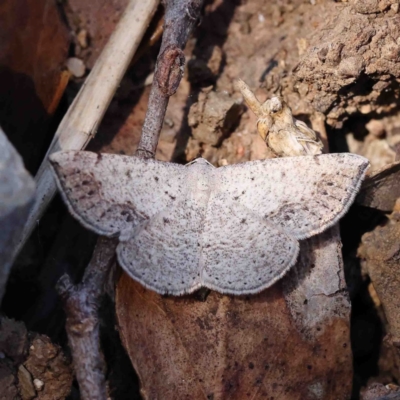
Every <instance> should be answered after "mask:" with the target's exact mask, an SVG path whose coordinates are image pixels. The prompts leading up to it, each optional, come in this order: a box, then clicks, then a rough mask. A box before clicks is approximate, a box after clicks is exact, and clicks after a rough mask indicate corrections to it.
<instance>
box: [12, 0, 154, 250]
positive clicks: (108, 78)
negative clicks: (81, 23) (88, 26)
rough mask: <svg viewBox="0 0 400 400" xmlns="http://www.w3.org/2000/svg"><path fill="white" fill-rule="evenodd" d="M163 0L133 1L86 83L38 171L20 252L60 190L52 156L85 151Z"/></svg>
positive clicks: (65, 117)
mask: <svg viewBox="0 0 400 400" xmlns="http://www.w3.org/2000/svg"><path fill="white" fill-rule="evenodd" d="M158 3H159V0H146V1H137V0H131V1H130V2H129V4H128V6H127V8H126V10H125V12H124V14H123V15H122V17H121V20H120V21H119V23H118V25H117V27H116V28H115V31H114V32H113V34H112V36H111V37H110V39H109V41H108V43H107V44H106V46H105V47H104V49H103V51H102V53H101V54H100V56H99V58H98V60H97V61H96V64H95V66H94V67H93V69H92V71H91V72H90V74H89V76H88V77H87V79H86V81H85V83H84V85H83V86H82V88H81V90H80V91H79V93H78V95H77V96H76V98H75V100H74V102H73V103H72V104H71V107H70V108H69V110H68V112H67V113H66V114H65V116H64V118H63V120H62V121H61V123H60V125H59V127H58V129H57V132H56V133H55V136H54V139H53V142H52V143H51V145H50V148H49V150H48V152H47V155H46V157H45V159H44V161H43V162H42V165H41V166H40V168H39V171H38V173H37V174H36V177H35V180H36V187H37V190H36V201H35V203H34V204H33V206H32V208H31V210H30V213H29V216H28V220H27V222H26V224H25V227H24V230H23V232H22V234H21V237H20V241H19V242H18V243H17V244H16V245H15V247H14V249H13V253H14V255H17V254H18V253H19V251H20V250H21V248H22V246H23V245H24V244H25V242H26V240H27V239H28V238H29V236H30V234H31V233H32V231H33V229H34V228H35V225H36V222H37V221H38V220H39V218H40V217H41V216H42V215H43V213H44V211H45V210H46V208H47V206H48V204H49V203H50V201H51V199H52V198H53V197H54V194H55V192H56V183H55V180H54V177H53V174H52V172H51V170H50V167H49V162H48V156H49V155H50V154H51V153H53V152H55V151H59V150H81V149H83V148H85V147H86V145H87V144H88V143H89V141H90V139H92V138H93V137H94V135H95V134H96V132H97V128H98V126H99V124H100V122H101V120H102V118H103V116H104V113H105V112H106V110H107V107H108V105H109V104H110V101H111V99H112V98H113V96H114V94H115V92H116V90H117V88H118V86H119V84H120V82H121V80H122V77H123V76H124V74H125V71H126V69H127V67H128V66H129V63H130V61H131V59H132V57H133V55H134V53H135V51H136V49H137V47H138V46H139V43H140V41H141V39H142V37H143V35H144V33H145V31H146V29H147V27H148V25H149V23H150V20H151V18H152V16H153V14H154V12H155V10H156V8H157V5H158Z"/></svg>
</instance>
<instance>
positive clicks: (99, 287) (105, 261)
mask: <svg viewBox="0 0 400 400" xmlns="http://www.w3.org/2000/svg"><path fill="white" fill-rule="evenodd" d="M115 247H116V241H115V239H109V238H105V237H100V238H99V239H98V241H97V245H96V247H95V249H94V252H93V256H92V259H91V260H90V262H89V265H88V266H87V268H86V271H85V275H84V277H83V280H82V283H80V284H79V285H74V284H73V283H72V282H71V280H70V278H69V276H68V275H66V274H65V275H63V276H62V277H61V278H60V280H59V282H58V284H57V290H58V292H59V294H60V296H61V297H62V299H63V303H64V309H65V313H66V315H67V322H66V330H67V334H68V342H69V346H70V348H71V351H72V356H73V360H74V368H75V372H76V378H77V380H78V383H79V389H80V393H81V397H82V399H84V400H91V399H93V400H106V398H107V396H106V385H105V378H104V369H105V366H104V360H103V355H102V353H101V349H100V341H99V321H98V316H97V315H98V308H99V303H100V299H101V296H102V294H103V292H104V284H105V282H106V279H107V276H108V273H109V271H110V268H111V266H112V264H113V263H114V261H115Z"/></svg>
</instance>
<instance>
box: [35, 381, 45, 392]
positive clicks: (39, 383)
mask: <svg viewBox="0 0 400 400" xmlns="http://www.w3.org/2000/svg"><path fill="white" fill-rule="evenodd" d="M33 385H34V386H35V389H36V390H37V391H41V390H42V389H43V386H44V382H43V381H41V380H40V379H34V380H33Z"/></svg>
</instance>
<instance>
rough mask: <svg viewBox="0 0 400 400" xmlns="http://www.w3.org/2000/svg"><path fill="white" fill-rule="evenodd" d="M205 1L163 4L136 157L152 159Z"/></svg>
mask: <svg viewBox="0 0 400 400" xmlns="http://www.w3.org/2000/svg"><path fill="white" fill-rule="evenodd" d="M203 2H204V0H165V2H164V3H165V22H164V34H163V38H162V43H161V49H160V53H159V55H158V58H157V65H156V70H155V74H154V80H153V85H152V88H151V92H150V97H149V104H148V108H147V113H146V118H145V121H144V124H143V129H142V136H141V138H140V142H139V146H138V149H137V151H136V155H137V156H139V157H143V158H154V155H155V152H156V148H157V143H158V139H159V137H160V132H161V128H162V124H163V122H164V117H165V111H166V109H167V105H168V101H169V98H170V96H172V95H173V94H174V93H175V92H176V90H177V88H178V86H179V83H180V81H181V79H182V75H183V70H184V65H185V56H184V54H183V51H182V50H183V48H184V47H185V45H186V42H187V40H188V38H189V34H190V32H191V30H192V29H193V27H194V26H195V24H196V22H197V21H198V18H199V16H200V12H201V9H202V5H203Z"/></svg>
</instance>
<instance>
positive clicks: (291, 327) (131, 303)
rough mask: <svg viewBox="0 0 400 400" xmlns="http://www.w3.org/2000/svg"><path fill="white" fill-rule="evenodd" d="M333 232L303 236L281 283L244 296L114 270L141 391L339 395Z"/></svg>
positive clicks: (339, 316)
mask: <svg viewBox="0 0 400 400" xmlns="http://www.w3.org/2000/svg"><path fill="white" fill-rule="evenodd" d="M334 229H336V228H334ZM336 235H337V231H332V230H330V231H328V232H327V233H326V235H319V236H318V237H317V238H313V239H310V240H308V241H304V242H303V243H302V252H301V254H302V256H301V259H300V261H299V263H298V265H297V266H296V268H295V269H294V270H293V272H292V273H291V274H290V275H289V276H288V277H287V278H285V279H284V282H283V288H282V286H281V285H280V284H277V285H274V286H273V287H272V288H270V289H268V290H265V291H263V292H261V293H259V294H257V295H254V296H236V297H233V296H224V295H221V294H218V293H216V292H211V293H210V294H209V295H208V296H207V297H206V299H205V300H202V299H201V298H200V297H199V293H197V295H196V294H195V295H192V296H182V297H163V296H160V295H158V294H156V293H154V292H152V291H149V290H147V289H145V288H143V287H142V286H141V285H140V284H138V283H136V282H134V281H133V280H132V279H130V278H129V277H128V276H126V275H122V277H121V279H120V281H119V283H118V288H117V297H116V303H117V315H118V322H119V327H120V333H121V336H122V340H123V343H124V346H125V348H126V349H127V351H128V354H129V356H130V358H131V360H132V363H133V365H134V367H135V369H136V371H137V373H138V375H139V377H140V380H141V384H142V394H143V396H144V398H145V399H153V398H157V397H159V396H160V394H161V393H162V398H163V399H184V398H191V399H211V398H212V399H214V400H217V399H230V400H234V399H244V398H252V399H263V398H265V396H267V395H271V393H273V394H274V397H275V398H279V399H290V400H295V399H318V398H320V399H337V398H348V396H349V393H350V387H351V377H352V373H351V350H350V344H349V326H348V313H349V304H348V300H347V297H346V295H345V294H344V293H343V292H342V291H341V289H342V288H343V279H342V276H341V272H340V267H341V265H340V262H339V260H340V258H339V256H340V248H338V246H337V244H336V242H335V241H331V238H332V237H333V238H334V239H335V238H336ZM310 249H313V250H312V251H310ZM322 259H324V260H325V263H324V262H322ZM321 276H323V277H322V278H321ZM283 293H285V295H283ZM155 366H156V367H155ZM339 382H340V384H339Z"/></svg>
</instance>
